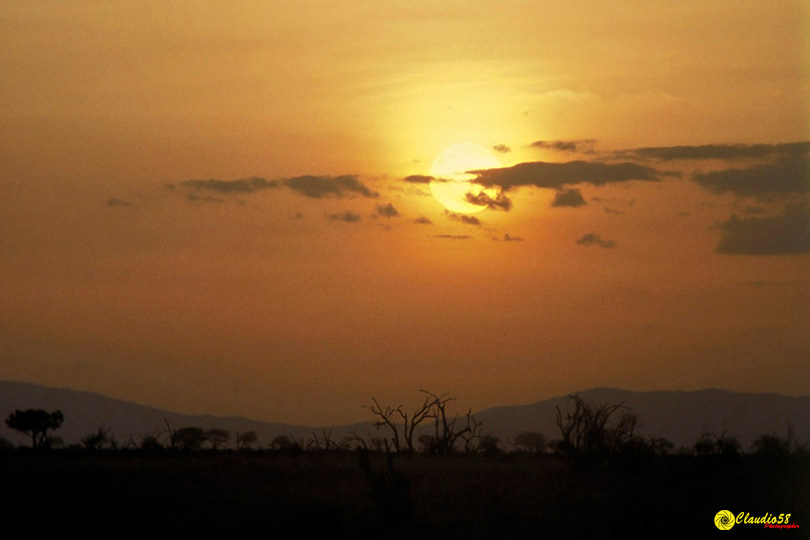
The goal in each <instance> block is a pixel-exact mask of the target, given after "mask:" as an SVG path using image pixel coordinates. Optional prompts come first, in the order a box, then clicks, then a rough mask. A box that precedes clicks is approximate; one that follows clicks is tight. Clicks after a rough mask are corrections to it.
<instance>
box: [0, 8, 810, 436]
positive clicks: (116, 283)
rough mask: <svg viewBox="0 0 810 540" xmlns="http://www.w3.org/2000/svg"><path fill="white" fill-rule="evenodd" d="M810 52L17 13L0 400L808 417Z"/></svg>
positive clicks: (596, 30) (424, 12) (337, 419)
mask: <svg viewBox="0 0 810 540" xmlns="http://www.w3.org/2000/svg"><path fill="white" fill-rule="evenodd" d="M808 32H810V5H808V3H807V2H806V1H804V0H797V1H793V0H779V1H777V2H774V1H772V0H769V1H759V0H751V1H747V2H739V1H726V0H717V1H713V2H705V1H704V0H700V1H695V0H685V1H682V2H676V3H658V2H642V1H628V0H623V1H615V2H601V1H595V0H594V1H584V0H583V1H576V2H554V3H552V2H546V1H529V0H526V1H519V0H499V1H497V2H494V1H491V2H490V1H476V0H464V1H460V0H443V1H442V2H436V1H419V0H410V1H394V0H374V1H361V0H351V1H349V0H334V1H325V0H320V1H317V2H315V1H310V0H302V1H296V2H281V1H276V2H269V1H243V2H238V3H234V2H224V1H222V2H220V1H209V0H194V1H175V2H157V1H149V0H138V1H125V0H121V1H116V2H106V1H96V0H77V1H73V2H56V1H51V0H42V1H35V2H32V1H30V0H25V1H23V0H4V1H3V2H2V3H0V165H2V166H1V167H0V182H2V184H1V185H2V188H3V196H2V197H0V278H1V279H0V378H2V379H9V380H24V381H30V382H35V383H39V384H45V385H51V386H66V387H71V388H75V389H81V390H89V391H96V392H101V393H104V394H107V395H109V396H111V397H116V398H121V399H128V400H133V401H137V402H140V403H144V404H149V405H154V406H159V407H165V408H169V409H173V410H177V411H180V412H188V413H212V414H218V415H225V414H239V415H244V416H248V417H253V418H258V419H263V420H271V421H282V422H289V423H309V424H319V425H329V424H338V423H343V422H349V421H359V420H366V419H369V415H368V412H367V411H364V410H363V409H362V408H361V406H362V405H363V404H366V403H368V402H369V401H370V399H371V397H372V396H376V397H377V398H378V399H380V400H381V401H382V402H391V403H399V402H404V403H408V402H409V400H414V399H416V400H418V398H419V395H418V390H419V389H420V388H427V389H429V390H432V391H435V392H439V393H442V392H449V393H451V394H453V395H455V396H457V397H458V398H459V401H460V402H461V403H463V404H464V406H471V407H473V408H474V409H481V408H484V407H488V406H493V405H504V404H517V403H526V402H531V401H537V400H540V399H545V398H548V397H551V396H554V395H560V394H565V393H568V392H572V391H576V390H582V389H586V388H590V387H595V386H615V387H621V388H627V389H633V390H655V389H682V390H690V389H698V388H706V387H719V388H726V389H731V390H739V391H752V392H780V393H785V394H791V395H796V394H808V393H810V365H809V364H810V361H808V359H810V323H808V317H809V316H810V274H809V272H808V271H810V206H809V204H810V203H809V202H808V192H810V180H808V158H809V156H810V142H808V141H810V103H808V96H810V70H809V69H808V67H810V58H808V56H810V55H809V54H808V52H810V39H808ZM459 143H466V146H463V147H460V146H457V145H459ZM454 148H455V149H456V150H458V149H459V148H466V149H467V150H469V149H470V148H474V149H477V150H475V151H472V154H470V153H469V152H467V153H466V154H465V152H461V153H460V154H459V155H460V157H458V165H457V167H460V168H463V169H464V170H459V171H457V172H458V174H459V175H461V176H459V177H454V176H453V174H454V173H453V172H452V168H451V169H444V170H442V169H441V168H440V167H439V168H437V166H436V164H437V163H439V162H442V159H438V160H437V157H438V156H441V155H444V156H445V157H446V156H447V155H448V154H442V152H443V151H446V150H447V149H451V150H450V152H451V154H452V149H454ZM476 152H477V154H476ZM457 154H458V152H457ZM476 155H477V156H478V159H476ZM467 156H469V157H467ZM454 159H455V158H454ZM493 160H494V161H493ZM444 161H445V162H446V161H447V160H446V159H445V160H444ZM454 163H455V162H454ZM455 166H456V165H454V167H455ZM461 177H463V178H466V179H469V180H471V181H470V182H468V183H461V182H460V181H459V178H461ZM448 186H453V187H454V189H457V190H460V191H459V193H460V194H459V195H458V197H459V198H460V199H459V200H461V204H462V206H461V207H457V206H452V205H451V207H452V208H455V209H456V210H459V209H461V210H464V209H471V210H475V211H474V212H471V213H457V212H451V211H448V210H447V209H446V205H447V204H448V203H447V201H444V205H443V203H442V202H440V201H439V200H438V199H437V198H436V197H435V196H434V193H437V192H439V191H441V190H442V189H444V188H447V187H448ZM468 187H469V189H468ZM464 205H467V206H464ZM470 207H471V208H470Z"/></svg>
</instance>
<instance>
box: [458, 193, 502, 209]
mask: <svg viewBox="0 0 810 540" xmlns="http://www.w3.org/2000/svg"><path fill="white" fill-rule="evenodd" d="M464 199H465V200H466V201H467V202H469V203H472V204H475V205H477V206H486V207H487V208H489V209H491V210H504V211H506V212H508V211H509V210H511V209H512V200H511V199H510V198H509V197H507V196H506V195H504V193H503V191H501V192H500V193H498V195H497V196H496V197H495V198H494V199H493V198H492V197H490V196H489V195H487V194H486V193H484V192H483V191H481V192H479V193H478V194H477V195H476V194H474V193H472V192H468V193H466V194H465V195H464Z"/></svg>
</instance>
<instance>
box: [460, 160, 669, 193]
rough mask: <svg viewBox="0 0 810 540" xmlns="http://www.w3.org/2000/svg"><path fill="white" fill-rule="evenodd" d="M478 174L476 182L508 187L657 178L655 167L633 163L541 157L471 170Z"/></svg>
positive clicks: (600, 182) (604, 182)
mask: <svg viewBox="0 0 810 540" xmlns="http://www.w3.org/2000/svg"><path fill="white" fill-rule="evenodd" d="M473 172H475V173H476V174H477V175H478V178H477V179H476V180H475V182H476V183H478V184H481V185H483V186H487V187H492V186H500V187H501V188H502V189H504V190H509V189H511V188H513V187H519V186H537V187H541V188H555V189H560V188H562V187H563V186H568V185H574V184H593V185H595V186H600V185H603V184H609V183H615V182H626V181H629V180H646V181H658V180H659V177H658V173H657V171H656V170H655V169H652V168H650V167H645V166H642V165H638V164H636V163H630V162H624V163H613V164H610V163H597V162H589V161H569V162H567V163H547V162H543V161H536V162H529V163H519V164H517V165H515V166H513V167H507V168H504V169H488V170H483V171H473Z"/></svg>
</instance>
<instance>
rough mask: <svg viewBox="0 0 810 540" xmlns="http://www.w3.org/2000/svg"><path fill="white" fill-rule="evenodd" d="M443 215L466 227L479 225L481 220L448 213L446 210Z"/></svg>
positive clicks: (466, 215)
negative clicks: (464, 224)
mask: <svg viewBox="0 0 810 540" xmlns="http://www.w3.org/2000/svg"><path fill="white" fill-rule="evenodd" d="M444 213H445V214H446V215H447V217H449V218H450V219H455V220H456V221H460V222H462V223H466V224H467V225H476V226H478V225H481V220H480V219H478V218H477V217H475V216H471V215H469V214H454V213H453V212H448V211H447V210H445V211H444Z"/></svg>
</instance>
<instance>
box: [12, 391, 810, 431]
mask: <svg viewBox="0 0 810 540" xmlns="http://www.w3.org/2000/svg"><path fill="white" fill-rule="evenodd" d="M2 383H11V384H22V385H33V386H37V387H40V388H43V389H45V390H57V391H63V390H64V391H68V392H74V393H78V394H91V395H94V396H98V397H102V398H105V399H110V400H112V401H118V402H121V403H126V404H128V405H135V406H137V407H146V408H153V409H158V410H161V411H163V412H167V413H171V414H177V415H181V416H190V417H194V416H210V417H213V418H217V419H233V418H239V419H243V420H247V421H251V422H254V421H255V422H263V423H268V424H283V425H288V426H291V427H299V428H313V429H315V428H328V427H345V426H349V425H354V424H364V423H370V422H374V421H375V419H374V416H373V415H372V414H371V413H370V412H369V411H368V409H367V408H366V405H367V404H363V405H361V406H360V408H362V409H363V410H364V411H365V415H366V416H367V417H368V418H366V419H359V418H358V419H356V420H349V421H347V422H343V423H340V424H338V423H328V422H327V423H323V424H293V423H291V422H285V421H284V420H267V419H262V418H258V417H250V416H244V415H218V414H216V413H214V412H200V413H186V412H183V411H177V410H170V409H163V408H160V407H156V406H154V405H150V404H146V403H139V402H136V401H130V400H124V399H121V398H118V397H116V396H110V395H106V394H101V393H98V392H93V391H88V390H80V389H76V388H69V387H55V386H43V385H38V384H35V383H31V382H27V381H10V380H0V384H2ZM599 391H615V392H622V393H630V394H660V393H664V394H666V393H673V394H678V393H680V394H694V393H701V392H720V393H729V394H739V395H749V396H775V397H785V398H810V394H798V395H790V394H783V393H778V392H738V391H734V390H728V389H725V388H697V389H694V390H671V389H670V390H662V389H659V390H631V389H626V388H616V387H607V386H600V387H592V388H585V389H580V390H575V391H571V392H566V393H564V394H559V395H553V396H547V397H543V398H541V399H535V400H532V401H528V402H523V403H502V404H495V405H491V406H489V407H486V408H483V409H473V410H472V413H473V414H479V413H481V412H485V411H488V410H492V409H501V408H515V407H517V408H520V407H525V406H530V405H536V404H540V403H544V402H547V401H553V400H556V399H564V398H568V397H569V396H572V395H580V394H588V393H593V392H599ZM419 392H421V390H420V391H419ZM419 392H417V394H419ZM419 395H421V394H419ZM375 397H376V396H375ZM416 397H418V396H416ZM449 397H451V398H452V400H453V402H454V403H455V404H456V405H458V406H459V407H460V409H461V410H463V409H466V408H470V407H467V406H465V404H464V403H463V402H462V400H461V399H460V398H459V396H449ZM370 400H371V398H369V402H370ZM600 403H601V402H600ZM388 404H389V405H392V406H399V405H401V406H403V407H405V408H406V409H407V408H409V407H410V406H411V405H414V406H415V405H418V400H415V401H413V403H410V402H406V403H388ZM20 410H22V409H20ZM461 410H460V411H459V412H461ZM631 410H632V408H631Z"/></svg>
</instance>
